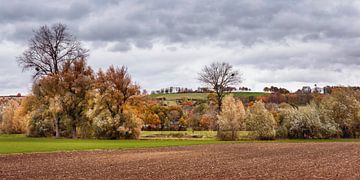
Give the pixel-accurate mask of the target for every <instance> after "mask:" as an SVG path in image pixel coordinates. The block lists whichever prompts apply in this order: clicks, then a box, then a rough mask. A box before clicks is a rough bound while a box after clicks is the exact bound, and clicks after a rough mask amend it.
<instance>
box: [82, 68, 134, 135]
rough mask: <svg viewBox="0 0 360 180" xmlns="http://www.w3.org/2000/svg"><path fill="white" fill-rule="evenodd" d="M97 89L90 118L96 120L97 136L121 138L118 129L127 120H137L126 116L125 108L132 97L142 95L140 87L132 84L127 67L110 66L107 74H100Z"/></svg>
mask: <svg viewBox="0 0 360 180" xmlns="http://www.w3.org/2000/svg"><path fill="white" fill-rule="evenodd" d="M95 89H96V90H95V92H94V94H95V101H94V103H93V104H92V106H93V107H92V108H91V110H90V112H89V116H90V117H91V118H93V119H94V124H95V127H96V130H95V131H96V134H97V136H98V137H104V138H113V139H115V138H119V135H120V134H119V131H118V129H119V128H120V126H123V125H124V123H125V122H126V121H127V119H126V118H132V119H136V117H134V116H132V115H126V113H125V106H126V104H127V103H128V101H129V99H130V98H131V97H133V96H135V95H138V94H140V92H139V86H138V85H136V84H135V83H134V82H132V80H131V76H130V75H129V73H128V72H127V68H126V67H125V66H122V67H121V68H114V66H110V67H109V69H108V70H107V71H106V72H103V71H102V70H100V71H99V72H98V74H97V78H96V83H95ZM127 113H131V111H128V112H127ZM128 124H129V123H128Z"/></svg>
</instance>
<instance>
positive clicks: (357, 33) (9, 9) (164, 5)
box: [0, 0, 360, 95]
mask: <svg viewBox="0 0 360 180" xmlns="http://www.w3.org/2000/svg"><path fill="white" fill-rule="evenodd" d="M0 4H1V5H0V95H9V94H16V93H18V92H20V93H22V94H27V93H29V92H30V90H31V84H32V79H31V74H32V72H23V71H22V69H21V68H20V67H19V66H18V64H17V62H16V57H18V56H20V55H21V53H22V52H23V51H24V50H25V49H26V47H27V44H28V40H29V39H30V38H31V37H32V36H33V31H34V30H36V29H38V28H39V27H40V26H42V25H48V26H51V25H52V24H55V23H63V24H66V25H67V26H68V28H69V31H70V32H71V34H73V35H74V36H76V37H77V39H78V40H79V41H81V43H82V45H83V46H84V47H86V48H88V49H89V50H90V56H89V58H88V64H89V65H90V66H91V67H92V68H93V69H94V70H96V71H97V70H98V69H99V68H102V69H106V68H107V67H108V66H109V65H114V66H122V65H125V66H127V67H128V69H129V72H130V74H131V76H132V78H133V80H134V81H135V82H136V83H138V84H139V85H140V86H141V87H142V88H143V89H147V90H148V91H151V90H156V89H159V88H163V87H170V86H181V87H188V88H196V87H198V86H203V84H201V83H200V82H199V81H198V80H197V77H198V72H200V71H201V69H202V67H204V66H205V65H209V64H210V63H212V62H228V63H230V64H232V65H233V66H234V68H235V69H237V70H239V71H241V72H242V76H243V82H242V83H241V85H240V86H246V87H249V88H251V89H252V90H254V91H261V90H262V89H263V88H264V87H265V86H271V85H274V86H280V87H285V88H288V89H290V90H292V91H295V90H297V89H299V88H301V87H302V86H304V85H309V86H314V84H317V85H318V86H325V85H345V86H347V85H353V86H358V85H360V71H359V67H360V1H351V0H345V1H342V0H339V1H336V0H332V1H325V0H323V1H322V0H317V1H300V0H279V1H277V0H274V1H265V0H223V1H216V0H197V1H193V0H167V1H166V0H146V1H140V0H124V1H115V0H108V1H103V0H82V1H78V0H63V1H61V0H59V1H47V0H28V1H23V0H11V1H8V0H0Z"/></svg>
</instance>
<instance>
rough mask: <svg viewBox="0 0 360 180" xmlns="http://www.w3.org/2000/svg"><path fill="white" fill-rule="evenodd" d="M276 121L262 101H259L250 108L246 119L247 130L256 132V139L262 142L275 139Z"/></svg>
mask: <svg viewBox="0 0 360 180" xmlns="http://www.w3.org/2000/svg"><path fill="white" fill-rule="evenodd" d="M275 124H276V123H275V119H274V117H273V115H272V114H271V113H270V112H269V111H268V110H266V108H265V105H264V103H263V102H261V101H257V102H255V103H254V105H253V106H251V107H249V109H248V111H247V117H246V127H247V130H250V131H254V133H255V136H256V138H258V139H262V140H272V139H275Z"/></svg>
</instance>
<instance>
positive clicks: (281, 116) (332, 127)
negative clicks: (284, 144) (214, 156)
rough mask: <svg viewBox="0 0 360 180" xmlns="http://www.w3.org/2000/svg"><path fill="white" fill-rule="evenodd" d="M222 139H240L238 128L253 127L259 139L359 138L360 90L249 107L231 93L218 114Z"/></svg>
mask: <svg viewBox="0 0 360 180" xmlns="http://www.w3.org/2000/svg"><path fill="white" fill-rule="evenodd" d="M218 118H219V127H220V133H219V137H220V138H221V139H227V140H235V139H237V131H240V130H243V131H250V132H252V133H253V134H254V135H255V137H256V138H258V139H275V138H299V139H319V138H340V137H341V138H358V137H360V92H359V91H357V90H352V89H351V88H338V89H334V90H333V92H332V94H330V95H326V96H322V97H321V98H318V99H314V100H313V101H312V102H311V103H310V104H307V105H305V106H300V107H296V106H291V105H289V104H287V103H282V104H280V105H278V104H265V103H263V102H262V101H257V102H255V103H254V104H252V105H250V106H249V107H248V108H247V110H246V111H245V108H244V106H243V105H242V103H241V101H240V100H236V99H234V98H233V97H232V96H227V97H225V99H224V100H223V110H222V111H221V113H220V114H219V115H218Z"/></svg>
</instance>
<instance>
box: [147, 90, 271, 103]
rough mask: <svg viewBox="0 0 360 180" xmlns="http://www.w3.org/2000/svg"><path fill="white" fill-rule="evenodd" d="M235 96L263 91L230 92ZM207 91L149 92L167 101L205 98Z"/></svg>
mask: <svg viewBox="0 0 360 180" xmlns="http://www.w3.org/2000/svg"><path fill="white" fill-rule="evenodd" d="M231 94H233V95H234V96H235V97H249V96H254V97H257V96H263V95H266V94H267V93H264V92H232V93H231ZM208 95H209V93H176V94H175V93H174V94H151V95H150V97H152V98H165V100H167V101H175V100H178V99H182V98H188V99H198V100H206V99H207V97H208Z"/></svg>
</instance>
